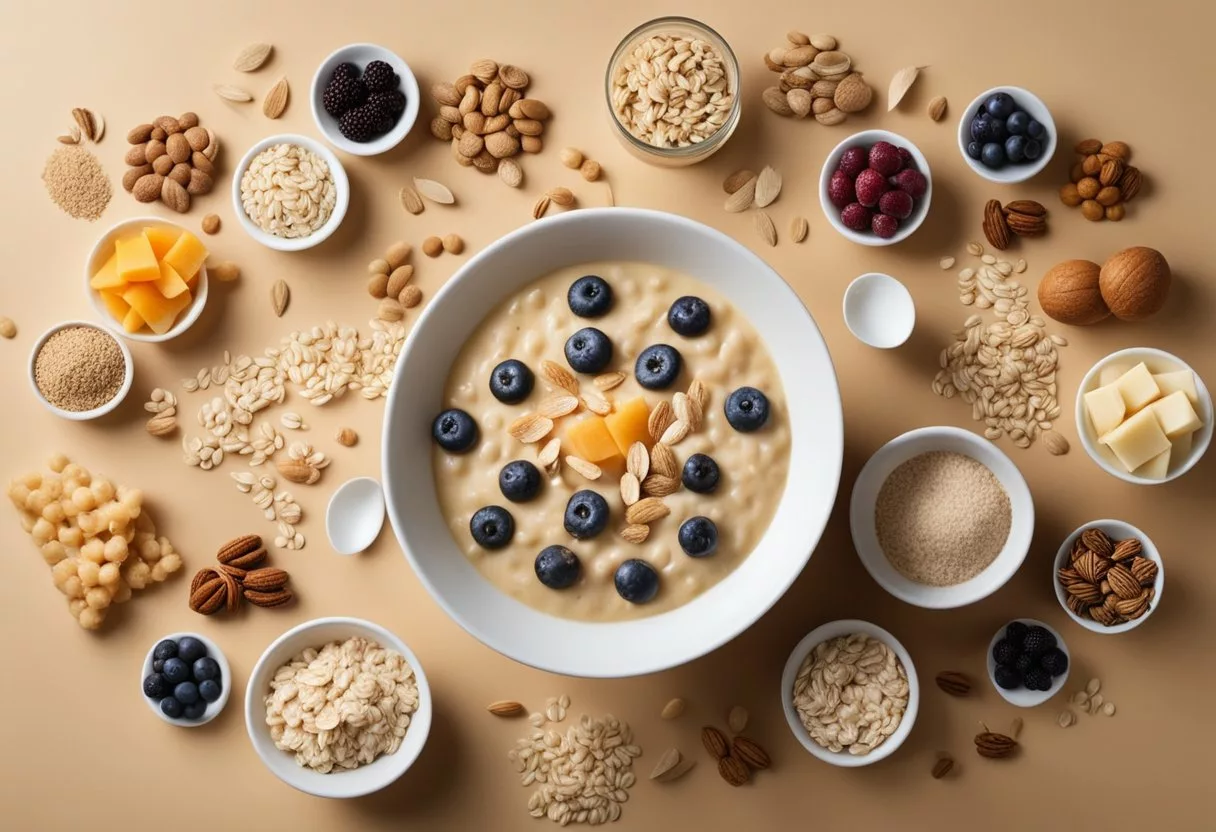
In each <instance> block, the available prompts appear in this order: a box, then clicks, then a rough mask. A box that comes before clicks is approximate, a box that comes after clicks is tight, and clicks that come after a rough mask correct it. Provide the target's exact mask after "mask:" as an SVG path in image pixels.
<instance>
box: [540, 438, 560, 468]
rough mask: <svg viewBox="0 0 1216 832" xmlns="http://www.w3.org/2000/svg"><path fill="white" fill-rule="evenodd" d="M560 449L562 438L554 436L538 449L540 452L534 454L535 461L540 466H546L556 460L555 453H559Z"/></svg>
mask: <svg viewBox="0 0 1216 832" xmlns="http://www.w3.org/2000/svg"><path fill="white" fill-rule="evenodd" d="M561 450H562V440H560V439H558V438H557V437H556V436H555V437H553V438H552V439H550V440H549V441H548V442H546V443H545V447H543V448H541V449H540V453H538V454H537V455H536V462H537V463H538V464H539V465H540V467H541V468H548V467H549V466H550V465H552V464H553V463H555V462H557V455H558V454H559V453H561Z"/></svg>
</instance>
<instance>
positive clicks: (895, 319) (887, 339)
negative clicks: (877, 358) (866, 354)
mask: <svg viewBox="0 0 1216 832" xmlns="http://www.w3.org/2000/svg"><path fill="white" fill-rule="evenodd" d="M844 323H845V326H847V327H848V328H849V332H851V333H853V335H854V336H855V337H856V338H857V340H858V341H861V342H862V343H863V344H866V345H867V346H871V347H877V348H878V349H884V350H887V349H892V348H894V347H898V346H899V345H900V344H902V343H903V342H905V341H907V340H908V336H910V335H911V334H912V329H913V327H914V326H915V325H916V304H915V303H914V302H913V301H912V294H911V293H910V292H909V291H908V288H907V287H906V286H904V284H902V283H900V282H899V281H898V280H896V279H895V278H893V277H891V275H889V274H882V273H880V272H869V273H868V274H863V275H861V277H858V278H855V279H854V280H853V282H852V283H850V284H849V287H848V288H847V289H845V291H844Z"/></svg>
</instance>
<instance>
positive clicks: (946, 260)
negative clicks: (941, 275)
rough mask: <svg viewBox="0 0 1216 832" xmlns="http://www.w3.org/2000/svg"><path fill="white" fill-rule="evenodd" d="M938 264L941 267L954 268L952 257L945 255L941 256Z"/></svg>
mask: <svg viewBox="0 0 1216 832" xmlns="http://www.w3.org/2000/svg"><path fill="white" fill-rule="evenodd" d="M938 265H939V266H941V267H942V268H943V269H952V268H954V258H953V257H950V256H949V255H947V256H946V257H943V258H942V259H941V260H940V261H938Z"/></svg>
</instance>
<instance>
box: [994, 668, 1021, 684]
mask: <svg viewBox="0 0 1216 832" xmlns="http://www.w3.org/2000/svg"><path fill="white" fill-rule="evenodd" d="M992 676H993V678H994V679H996V683H997V685H998V686H1000V687H1002V688H1004V689H1005V690H1015V689H1017V688H1020V687H1021V686H1022V674H1021V673H1018V672H1017V671H1016V670H1014V669H1012V668H1009V667H1005V666H1004V665H998V666H997V668H996V672H994V673H993V674H992Z"/></svg>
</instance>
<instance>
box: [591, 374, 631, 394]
mask: <svg viewBox="0 0 1216 832" xmlns="http://www.w3.org/2000/svg"><path fill="white" fill-rule="evenodd" d="M624 381H625V374H624V373H620V372H612V373H602V374H600V375H598V376H596V377H595V380H594V381H593V382H592V383H593V384H594V385H595V389H597V390H600V391H603V392H605V393H606V392H608V391H609V390H612V389H614V388H616V387H619V386H620V385H621V383H622V382H624Z"/></svg>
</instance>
